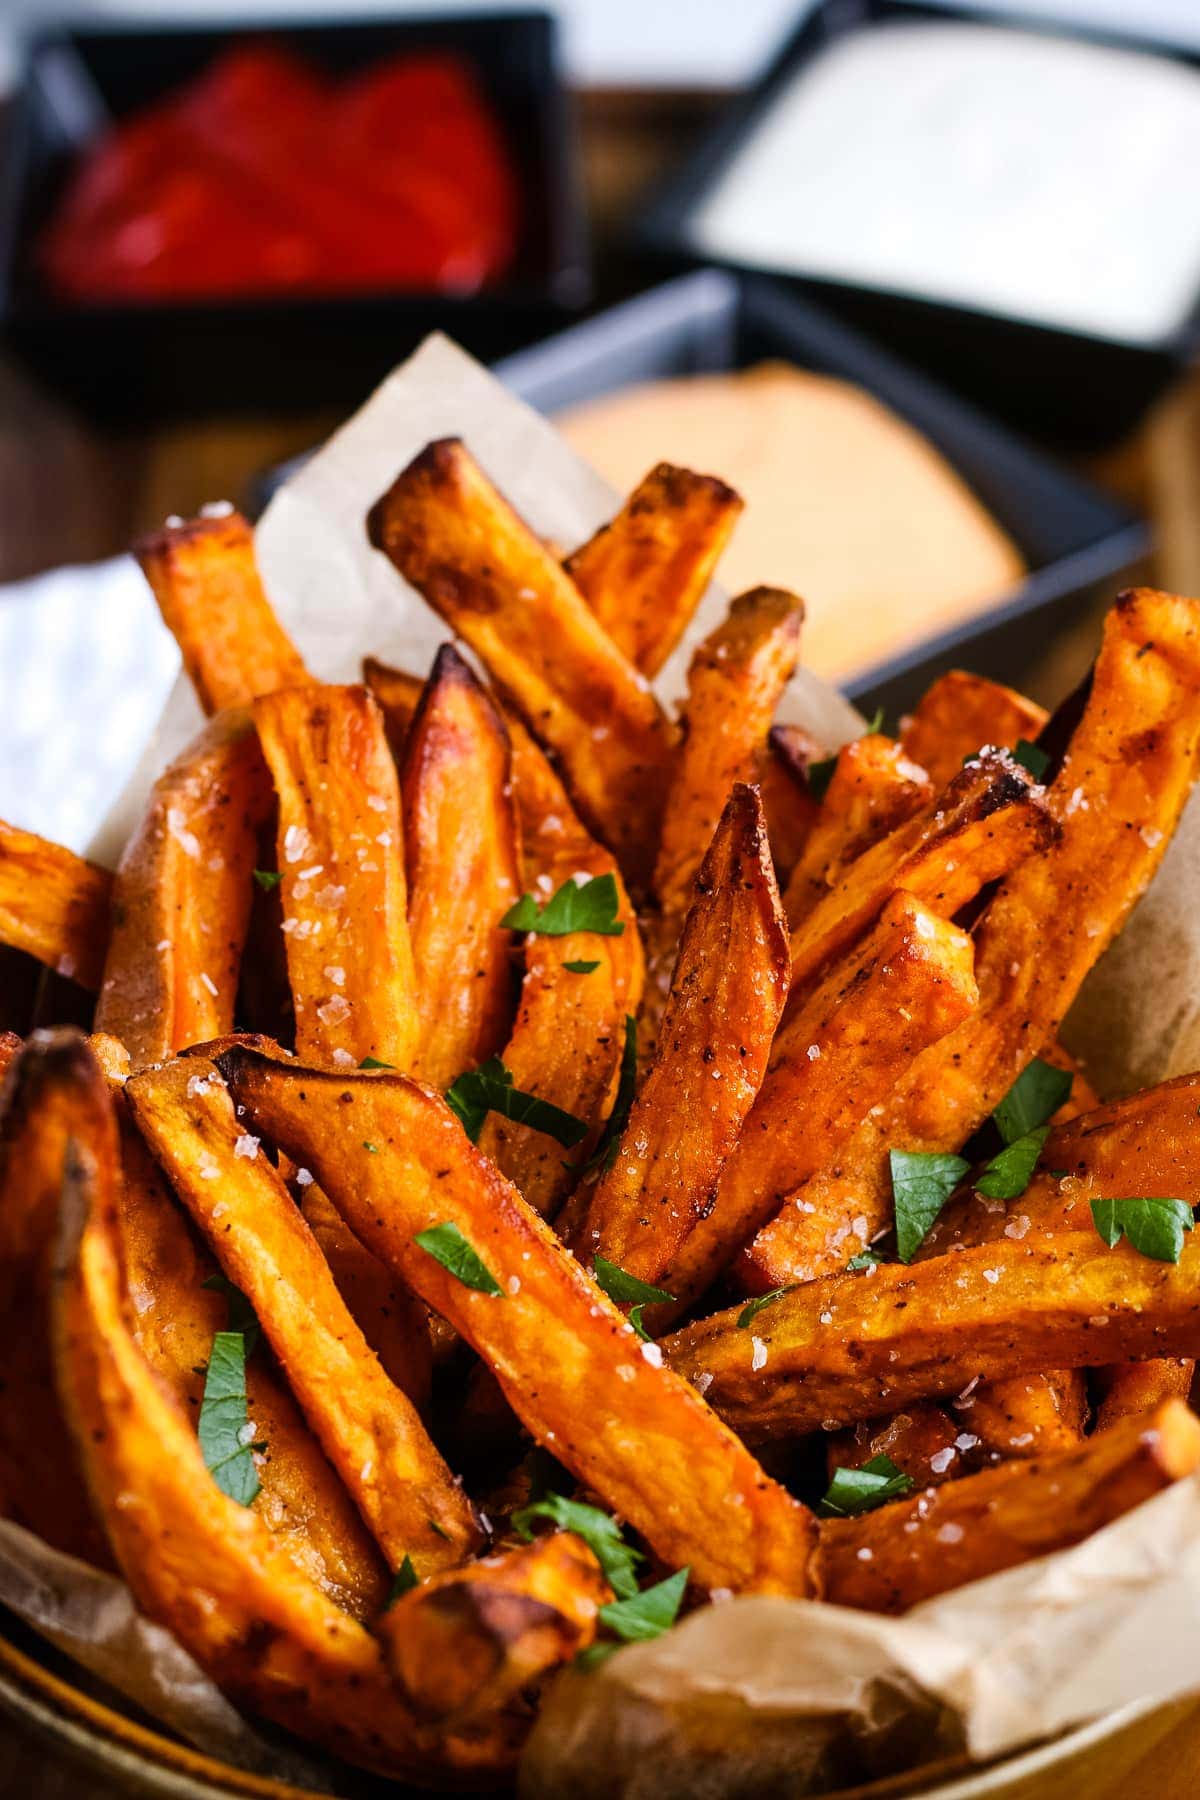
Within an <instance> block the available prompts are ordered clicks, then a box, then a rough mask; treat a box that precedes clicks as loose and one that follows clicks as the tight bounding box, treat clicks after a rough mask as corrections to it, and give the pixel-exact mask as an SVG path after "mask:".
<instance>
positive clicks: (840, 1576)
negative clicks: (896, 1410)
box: [817, 1400, 1200, 1613]
mask: <svg viewBox="0 0 1200 1800" xmlns="http://www.w3.org/2000/svg"><path fill="white" fill-rule="evenodd" d="M1198 1467H1200V1420H1198V1419H1196V1418H1195V1417H1194V1416H1193V1415H1192V1414H1191V1413H1190V1412H1189V1411H1188V1409H1187V1407H1186V1406H1184V1405H1183V1404H1182V1403H1181V1402H1180V1401H1178V1400H1168V1401H1165V1402H1164V1403H1163V1404H1162V1405H1160V1406H1158V1407H1157V1408H1155V1410H1154V1411H1152V1412H1145V1413H1142V1414H1140V1415H1138V1416H1136V1417H1131V1418H1127V1419H1123V1420H1122V1421H1121V1423H1120V1424H1118V1425H1115V1426H1114V1427H1113V1428H1112V1429H1111V1430H1109V1431H1099V1432H1097V1433H1096V1435H1095V1436H1094V1437H1091V1438H1088V1439H1085V1440H1084V1441H1083V1442H1082V1443H1078V1444H1072V1445H1070V1446H1069V1447H1067V1448H1066V1449H1063V1450H1060V1451H1059V1452H1058V1453H1057V1454H1056V1455H1052V1456H1047V1457H1044V1458H1039V1459H1038V1460H1037V1461H1036V1462H1025V1463H1010V1464H1008V1465H1007V1466H1006V1467H1003V1468H999V1469H988V1470H985V1471H984V1472H983V1473H981V1474H979V1475H968V1476H967V1477H966V1478H965V1479H964V1480H962V1481H952V1482H950V1483H948V1484H947V1485H946V1486H944V1487H939V1488H928V1489H926V1490H925V1491H924V1492H923V1493H920V1494H916V1495H914V1496H912V1497H910V1498H908V1499H905V1500H897V1501H894V1502H893V1503H892V1504H891V1505H890V1506H881V1507H880V1508H879V1509H878V1510H877V1511H876V1512H870V1513H864V1514H862V1515H861V1516H860V1517H858V1518H852V1519H825V1520H822V1522H821V1536H820V1543H819V1548H818V1551H817V1568H818V1570H819V1572H820V1585H821V1590H822V1594H823V1596H824V1598H825V1599H826V1600H831V1601H833V1602H835V1603H836V1604H837V1605H839V1606H857V1607H863V1608H865V1609H866V1610H868V1611H869V1612H881V1613H901V1612H907V1611H908V1609H909V1607H910V1606H915V1605H916V1604H917V1602H918V1601H920V1600H930V1599H932V1598H933V1596H934V1595H935V1594H944V1593H947V1592H948V1591H949V1590H950V1589H951V1588H956V1587H961V1586H962V1585H963V1584H964V1582H968V1581H977V1580H978V1579H979V1578H980V1577H981V1576H984V1575H996V1574H998V1573H999V1572H1000V1570H1001V1569H1011V1568H1014V1567H1015V1566H1016V1565H1017V1564H1018V1563H1023V1562H1031V1561H1032V1560H1033V1558H1034V1557H1036V1556H1047V1555H1049V1553H1050V1552H1051V1551H1052V1550H1063V1549H1065V1548H1066V1547H1067V1546H1068V1545H1069V1544H1077V1543H1079V1542H1080V1541H1081V1539H1083V1538H1085V1537H1088V1536H1090V1534H1091V1533H1092V1532H1093V1531H1099V1530H1100V1528H1101V1527H1102V1526H1104V1525H1110V1524H1111V1523H1112V1521H1113V1520H1114V1519H1119V1518H1120V1517H1121V1515H1122V1513H1127V1512H1129V1511H1131V1510H1132V1508H1133V1507H1135V1506H1140V1504H1141V1502H1142V1501H1143V1500H1148V1499H1149V1498H1150V1497H1151V1495H1153V1494H1157V1493H1159V1492H1161V1490H1162V1489H1163V1488H1165V1487H1169V1486H1170V1485H1171V1483H1172V1482H1174V1481H1179V1480H1181V1479H1182V1478H1183V1477H1184V1476H1185V1475H1190V1474H1192V1473H1193V1471H1194V1470H1195V1469H1196V1468H1198Z"/></svg>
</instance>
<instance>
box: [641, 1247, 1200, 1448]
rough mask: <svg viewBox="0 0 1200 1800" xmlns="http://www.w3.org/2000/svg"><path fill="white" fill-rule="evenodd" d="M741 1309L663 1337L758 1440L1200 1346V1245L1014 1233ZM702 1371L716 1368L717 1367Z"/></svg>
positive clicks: (715, 1400)
mask: <svg viewBox="0 0 1200 1800" xmlns="http://www.w3.org/2000/svg"><path fill="white" fill-rule="evenodd" d="M740 1312H741V1309H740V1308H738V1307H732V1308H730V1310H729V1311H728V1312H723V1313H717V1314H715V1315H714V1316H713V1317H712V1318H709V1319H702V1320H700V1321H699V1322H698V1323H697V1324H695V1325H690V1326H687V1327H686V1328H685V1329H684V1330H683V1331H679V1332H677V1333H676V1334H675V1335H674V1337H671V1338H667V1339H664V1341H663V1346H662V1348H663V1351H664V1353H665V1355H666V1356H667V1359H668V1361H669V1362H670V1364H671V1366H672V1367H673V1368H675V1369H677V1370H678V1371H679V1373H680V1374H681V1375H685V1376H686V1377H687V1379H688V1380H689V1381H693V1382H695V1381H699V1382H701V1384H702V1385H703V1387H704V1392H705V1394H706V1396H707V1397H708V1399H709V1401H710V1403H711V1404H712V1405H713V1406H715V1407H716V1409H717V1411H718V1412H720V1413H721V1415H722V1417H723V1418H725V1419H727V1420H728V1421H729V1423H730V1424H731V1425H732V1426H733V1428H734V1429H735V1430H736V1431H738V1432H740V1433H741V1434H742V1435H743V1436H744V1437H745V1438H746V1440H747V1441H748V1442H758V1441H761V1440H763V1439H765V1438H769V1437H779V1436H784V1437H794V1436H796V1435H797V1434H799V1433H801V1432H805V1431H815V1430H816V1429H817V1427H818V1426H819V1425H821V1424H822V1423H823V1422H824V1421H829V1422H831V1423H836V1424H841V1425H850V1424H853V1423H855V1421H856V1420H858V1419H872V1418H876V1417H878V1415H879V1414H880V1413H882V1412H886V1411H888V1410H895V1409H898V1408H901V1407H903V1406H905V1405H907V1403H908V1402H909V1401H910V1400H918V1399H925V1398H928V1397H930V1396H932V1397H935V1398H936V1397H937V1396H939V1395H943V1394H957V1393H961V1392H962V1390H963V1388H964V1387H965V1386H966V1385H967V1383H968V1382H970V1381H972V1380H973V1379H974V1378H975V1376H976V1375H977V1373H978V1371H979V1370H980V1369H981V1368H986V1369H987V1370H988V1372H989V1375H990V1376H991V1377H992V1378H993V1379H1001V1378H1004V1377H1007V1376H1009V1375H1022V1374H1025V1373H1026V1372H1028V1371H1030V1370H1038V1369H1042V1368H1045V1367H1046V1366H1048V1365H1049V1366H1051V1367H1055V1368H1085V1367H1087V1366H1088V1365H1089V1364H1091V1363H1097V1362H1103V1361H1105V1360H1106V1359H1111V1360H1116V1359H1118V1358H1119V1359H1123V1360H1129V1361H1140V1360H1141V1359H1143V1358H1147V1357H1156V1356H1185V1355H1191V1354H1194V1353H1195V1351H1196V1350H1197V1349H1200V1244H1197V1245H1195V1246H1192V1245H1190V1244H1189V1245H1185V1247H1184V1251H1183V1254H1182V1256H1181V1257H1180V1260H1179V1262H1178V1263H1161V1262H1155V1261H1153V1260H1152V1259H1151V1258H1150V1257H1146V1256H1140V1255H1139V1254H1138V1253H1137V1251H1135V1250H1132V1249H1130V1248H1129V1246H1128V1245H1127V1244H1126V1243H1125V1242H1124V1240H1122V1241H1121V1242H1120V1243H1119V1244H1118V1245H1117V1246H1116V1248H1115V1249H1112V1250H1110V1249H1109V1248H1108V1246H1107V1245H1106V1244H1105V1242H1104V1240H1103V1239H1102V1238H1101V1237H1100V1235H1099V1233H1098V1232H1096V1231H1094V1230H1090V1229H1089V1230H1087V1231H1072V1232H1064V1233H1063V1234H1062V1235H1060V1236H1058V1237H1055V1238H1037V1239H1034V1238H1033V1237H1029V1238H1027V1239H1026V1240H1025V1241H1024V1242H1017V1241H1016V1240H1014V1239H1012V1238H1005V1239H1002V1240H1000V1241H999V1242H997V1243H994V1244H983V1245H980V1246H978V1247H977V1248H971V1249H966V1250H960V1251H958V1252H956V1253H955V1254H954V1255H952V1256H939V1257H935V1258H934V1259H933V1260H932V1261H931V1262H924V1263H914V1264H913V1265H912V1267H911V1268H909V1267H906V1266H905V1264H903V1263H881V1264H880V1265H879V1266H878V1267H877V1268H875V1269H874V1270H873V1271H870V1272H868V1273H864V1274H861V1275H859V1274H851V1273H846V1274H842V1275H826V1276H823V1277H821V1278H820V1279H819V1280H816V1281H809V1282H805V1283H803V1284H802V1285H801V1286H800V1287H796V1288H792V1289H790V1290H789V1291H788V1292H786V1293H784V1294H782V1295H781V1296H780V1298H778V1299H777V1300H772V1301H771V1302H770V1303H769V1304H768V1305H767V1306H765V1307H763V1308H762V1310H761V1311H760V1312H759V1313H758V1314H757V1315H756V1317H755V1318H754V1319H753V1321H752V1323H751V1325H750V1326H749V1327H748V1328H747V1329H745V1330H741V1329H739V1328H738V1323H737V1321H738V1318H739V1317H740ZM705 1377H711V1379H709V1380H705Z"/></svg>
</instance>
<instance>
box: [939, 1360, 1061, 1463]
mask: <svg viewBox="0 0 1200 1800" xmlns="http://www.w3.org/2000/svg"><path fill="white" fill-rule="evenodd" d="M955 1411H956V1412H958V1413H960V1414H961V1415H962V1417H963V1420H964V1423H965V1424H966V1427H967V1431H968V1434H969V1435H970V1436H972V1437H977V1438H978V1439H979V1444H980V1448H981V1450H982V1451H983V1452H984V1453H985V1454H987V1455H989V1456H992V1457H993V1458H994V1457H996V1456H1001V1457H1004V1458H1005V1459H1007V1458H1009V1457H1014V1456H1015V1457H1031V1456H1044V1455H1045V1454H1046V1452H1047V1451H1053V1450H1065V1449H1066V1448H1067V1447H1068V1445H1070V1444H1075V1443H1078V1441H1079V1439H1080V1438H1081V1437H1082V1436H1083V1428H1084V1426H1085V1425H1086V1424H1087V1417H1088V1403H1087V1383H1086V1380H1085V1377H1084V1373H1083V1370H1082V1369H1045V1370H1042V1369H1035V1370H1032V1371H1030V1372H1029V1373H1028V1374H1023V1375H1010V1376H1009V1377H1008V1378H1007V1379H1006V1380H1003V1381H981V1382H980V1383H979V1386H978V1387H977V1388H975V1389H974V1390H973V1392H972V1393H970V1394H968V1396H967V1398H966V1399H965V1400H964V1401H962V1402H961V1403H959V1404H958V1405H956V1408H955Z"/></svg>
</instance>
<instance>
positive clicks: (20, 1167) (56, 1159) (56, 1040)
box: [0, 1031, 112, 1568]
mask: <svg viewBox="0 0 1200 1800" xmlns="http://www.w3.org/2000/svg"><path fill="white" fill-rule="evenodd" d="M14 1060H15V1065H16V1066H15V1067H14V1068H13V1069H12V1072H11V1075H10V1076H9V1078H8V1081H7V1085H6V1089H5V1095H6V1103H5V1106H4V1111H3V1115H2V1116H0V1361H2V1366H3V1371H4V1379H3V1381H2V1382H0V1512H3V1514H4V1516H5V1518H8V1519H15V1520H16V1522H17V1524H18V1525H24V1526H26V1527H27V1528H28V1529H29V1530H31V1531H36V1532H37V1534H38V1535H39V1537H43V1538H45V1540H46V1542H47V1543H48V1544H52V1545H53V1546H54V1548H55V1549H56V1550H65V1551H67V1552H68V1553H69V1554H70V1555H72V1556H79V1557H82V1558H83V1559H84V1561H85V1562H92V1563H96V1564H97V1565H98V1566H100V1567H101V1568H110V1567H111V1566H112V1558H111V1556H110V1555H109V1553H108V1546H107V1544H106V1542H105V1538H104V1533H103V1531H102V1530H101V1529H100V1527H99V1525H98V1524H97V1522H96V1518H95V1516H94V1514H93V1513H92V1510H91V1508H90V1506H89V1505H88V1500H87V1494H86V1493H85V1491H84V1490H83V1487H82V1485H81V1483H80V1479H79V1459H78V1457H77V1455H76V1451H75V1444H74V1440H73V1439H72V1437H71V1434H70V1431H69V1430H68V1428H67V1423H66V1420H65V1418H64V1416H63V1412H62V1409H61V1407H60V1406H59V1402H58V1390H57V1388H56V1386H55V1381H54V1363H53V1359H52V1356H51V1351H50V1287H51V1269H52V1263H53V1259H54V1246H55V1240H56V1238H57V1234H58V1200H59V1191H60V1189H61V1186H62V1170H63V1159H64V1157H65V1155H66V1150H67V1145H68V1143H69V1142H70V1141H71V1139H72V1138H75V1137H80V1138H83V1139H87V1138H88V1137H90V1136H92V1135H98V1136H101V1137H104V1136H106V1135H108V1134H111V1132H112V1118H111V1107H110V1105H109V1100H108V1094H107V1091H106V1089H105V1084H104V1078H103V1076H102V1075H101V1073H100V1071H99V1069H98V1068H97V1067H96V1065H95V1063H94V1062H93V1061H92V1058H91V1057H90V1056H89V1054H88V1051H87V1046H86V1044H85V1042H84V1039H83V1038H82V1036H81V1035H80V1034H79V1032H77V1031H57V1032H37V1033H35V1034H34V1036H33V1037H32V1038H31V1039H30V1040H29V1043H28V1044H27V1045H26V1046H25V1048H24V1049H23V1050H21V1051H20V1054H19V1057H17V1058H15V1059H14Z"/></svg>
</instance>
